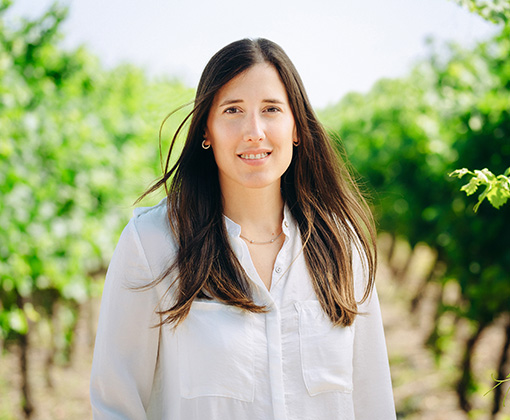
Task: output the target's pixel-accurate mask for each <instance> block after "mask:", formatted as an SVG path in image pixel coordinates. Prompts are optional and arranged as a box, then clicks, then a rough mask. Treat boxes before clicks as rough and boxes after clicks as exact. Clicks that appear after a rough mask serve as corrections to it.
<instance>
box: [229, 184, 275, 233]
mask: <svg viewBox="0 0 510 420" xmlns="http://www.w3.org/2000/svg"><path fill="white" fill-rule="evenodd" d="M222 196H223V211H224V213H225V216H227V217H228V218H229V219H231V220H233V221H234V222H236V223H237V224H239V225H241V234H242V235H244V236H247V237H248V238H250V239H252V240H255V241H261V242H262V241H267V240H270V239H271V238H272V236H276V235H278V234H279V233H280V232H281V226H282V220H283V206H284V203H283V198H282V195H281V192H280V186H279V185H277V186H276V188H275V186H269V187H266V188H257V189H242V191H233V190H232V189H231V188H229V189H227V190H226V191H222Z"/></svg>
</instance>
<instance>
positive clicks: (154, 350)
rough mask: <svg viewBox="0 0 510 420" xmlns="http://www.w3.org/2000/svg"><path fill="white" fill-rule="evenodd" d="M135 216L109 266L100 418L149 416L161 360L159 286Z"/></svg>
mask: <svg viewBox="0 0 510 420" xmlns="http://www.w3.org/2000/svg"><path fill="white" fill-rule="evenodd" d="M152 279H153V277H152V273H151V270H150V268H149V265H148V263H147V259H146V257H145V253H144V250H143V248H142V245H141V242H140V238H139V236H138V232H137V231H136V226H135V220H134V219H132V220H131V221H130V222H129V223H128V225H127V226H126V228H125V229H124V231H123V232H122V235H121V237H120V239H119V243H118V245H117V248H116V249H115V252H114V255H113V258H112V261H111V263H110V266H109V268H108V273H107V275H106V281H105V286H104V291H103V298H102V302H101V311H100V316H99V324H98V330H97V336H96V343H95V349H94V360H93V364H92V374H91V382H90V399H91V403H92V411H93V416H94V419H95V420H103V419H105V420H106V419H109V420H111V419H119V420H120V419H122V420H127V419H132V420H135V419H136V420H142V419H143V420H145V419H146V418H147V417H146V409H147V406H148V403H149V399H150V395H151V389H152V383H153V379H154V372H155V368H156V362H157V354H158V344H159V343H158V341H159V329H158V328H152V327H153V326H154V325H155V324H157V323H158V322H159V319H158V318H157V317H156V315H155V313H154V309H155V308H156V306H157V303H158V298H157V294H156V288H154V287H152V288H149V289H147V290H133V287H137V286H142V285H144V284H147V283H149V282H151V281H152Z"/></svg>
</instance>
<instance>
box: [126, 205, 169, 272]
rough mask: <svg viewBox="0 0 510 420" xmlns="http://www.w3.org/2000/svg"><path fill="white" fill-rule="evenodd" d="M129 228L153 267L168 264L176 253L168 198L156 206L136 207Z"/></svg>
mask: <svg viewBox="0 0 510 420" xmlns="http://www.w3.org/2000/svg"><path fill="white" fill-rule="evenodd" d="M127 228H130V229H131V230H132V231H133V233H134V235H135V236H136V238H137V240H138V241H139V245H140V247H141V248H142V249H143V253H144V254H145V256H146V258H147V261H148V263H149V265H150V266H151V268H158V267H159V266H167V265H168V263H169V262H170V260H171V259H172V257H173V255H174V254H175V250H176V241H175V239H174V236H173V234H172V231H171V229H170V223H169V220H168V213H167V201H166V198H165V199H163V200H161V201H160V202H159V204H157V205H155V206H152V207H139V208H136V209H135V210H134V211H133V217H132V218H131V220H130V221H129V223H128V226H127ZM159 268H161V267H159Z"/></svg>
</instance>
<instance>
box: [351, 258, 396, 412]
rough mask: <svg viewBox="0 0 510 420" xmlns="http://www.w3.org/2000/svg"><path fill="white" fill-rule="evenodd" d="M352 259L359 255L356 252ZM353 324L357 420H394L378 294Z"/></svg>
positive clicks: (359, 290) (359, 272)
mask: <svg viewBox="0 0 510 420" xmlns="http://www.w3.org/2000/svg"><path fill="white" fill-rule="evenodd" d="M354 255H355V256H356V255H359V254H357V252H355V253H354ZM353 269H354V277H355V284H356V287H355V291H356V298H357V299H358V301H359V300H360V299H361V297H362V296H363V293H364V287H363V286H364V284H363V283H364V282H363V280H364V279H365V277H366V276H365V274H364V272H363V269H362V266H361V260H360V259H359V258H358V259H355V260H354V264H353ZM358 311H359V312H360V315H358V316H357V317H356V321H355V335H354V360H353V365H354V374H353V385H354V387H353V388H354V389H353V400H354V411H355V417H356V420H373V419H378V420H395V419H396V413H395V403H394V401H393V390H392V386H391V376H390V368H389V363H388V353H387V350H386V341H385V338H384V329H383V323H382V317H381V309H380V306H379V299H378V296H377V290H376V288H375V287H374V290H373V292H372V295H371V296H370V297H369V298H368V299H367V300H366V301H365V302H364V303H363V304H361V305H359V308H358Z"/></svg>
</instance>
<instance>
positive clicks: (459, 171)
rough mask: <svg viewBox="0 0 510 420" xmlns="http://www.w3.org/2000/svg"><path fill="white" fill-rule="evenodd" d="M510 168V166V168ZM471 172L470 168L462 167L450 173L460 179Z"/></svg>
mask: <svg viewBox="0 0 510 420" xmlns="http://www.w3.org/2000/svg"><path fill="white" fill-rule="evenodd" d="M509 169H510V168H509ZM469 173H471V172H470V170H469V169H467V168H462V169H456V170H455V171H453V172H451V173H450V174H448V176H450V177H454V176H456V177H458V178H459V179H460V178H462V177H463V176H464V175H466V174H469Z"/></svg>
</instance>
